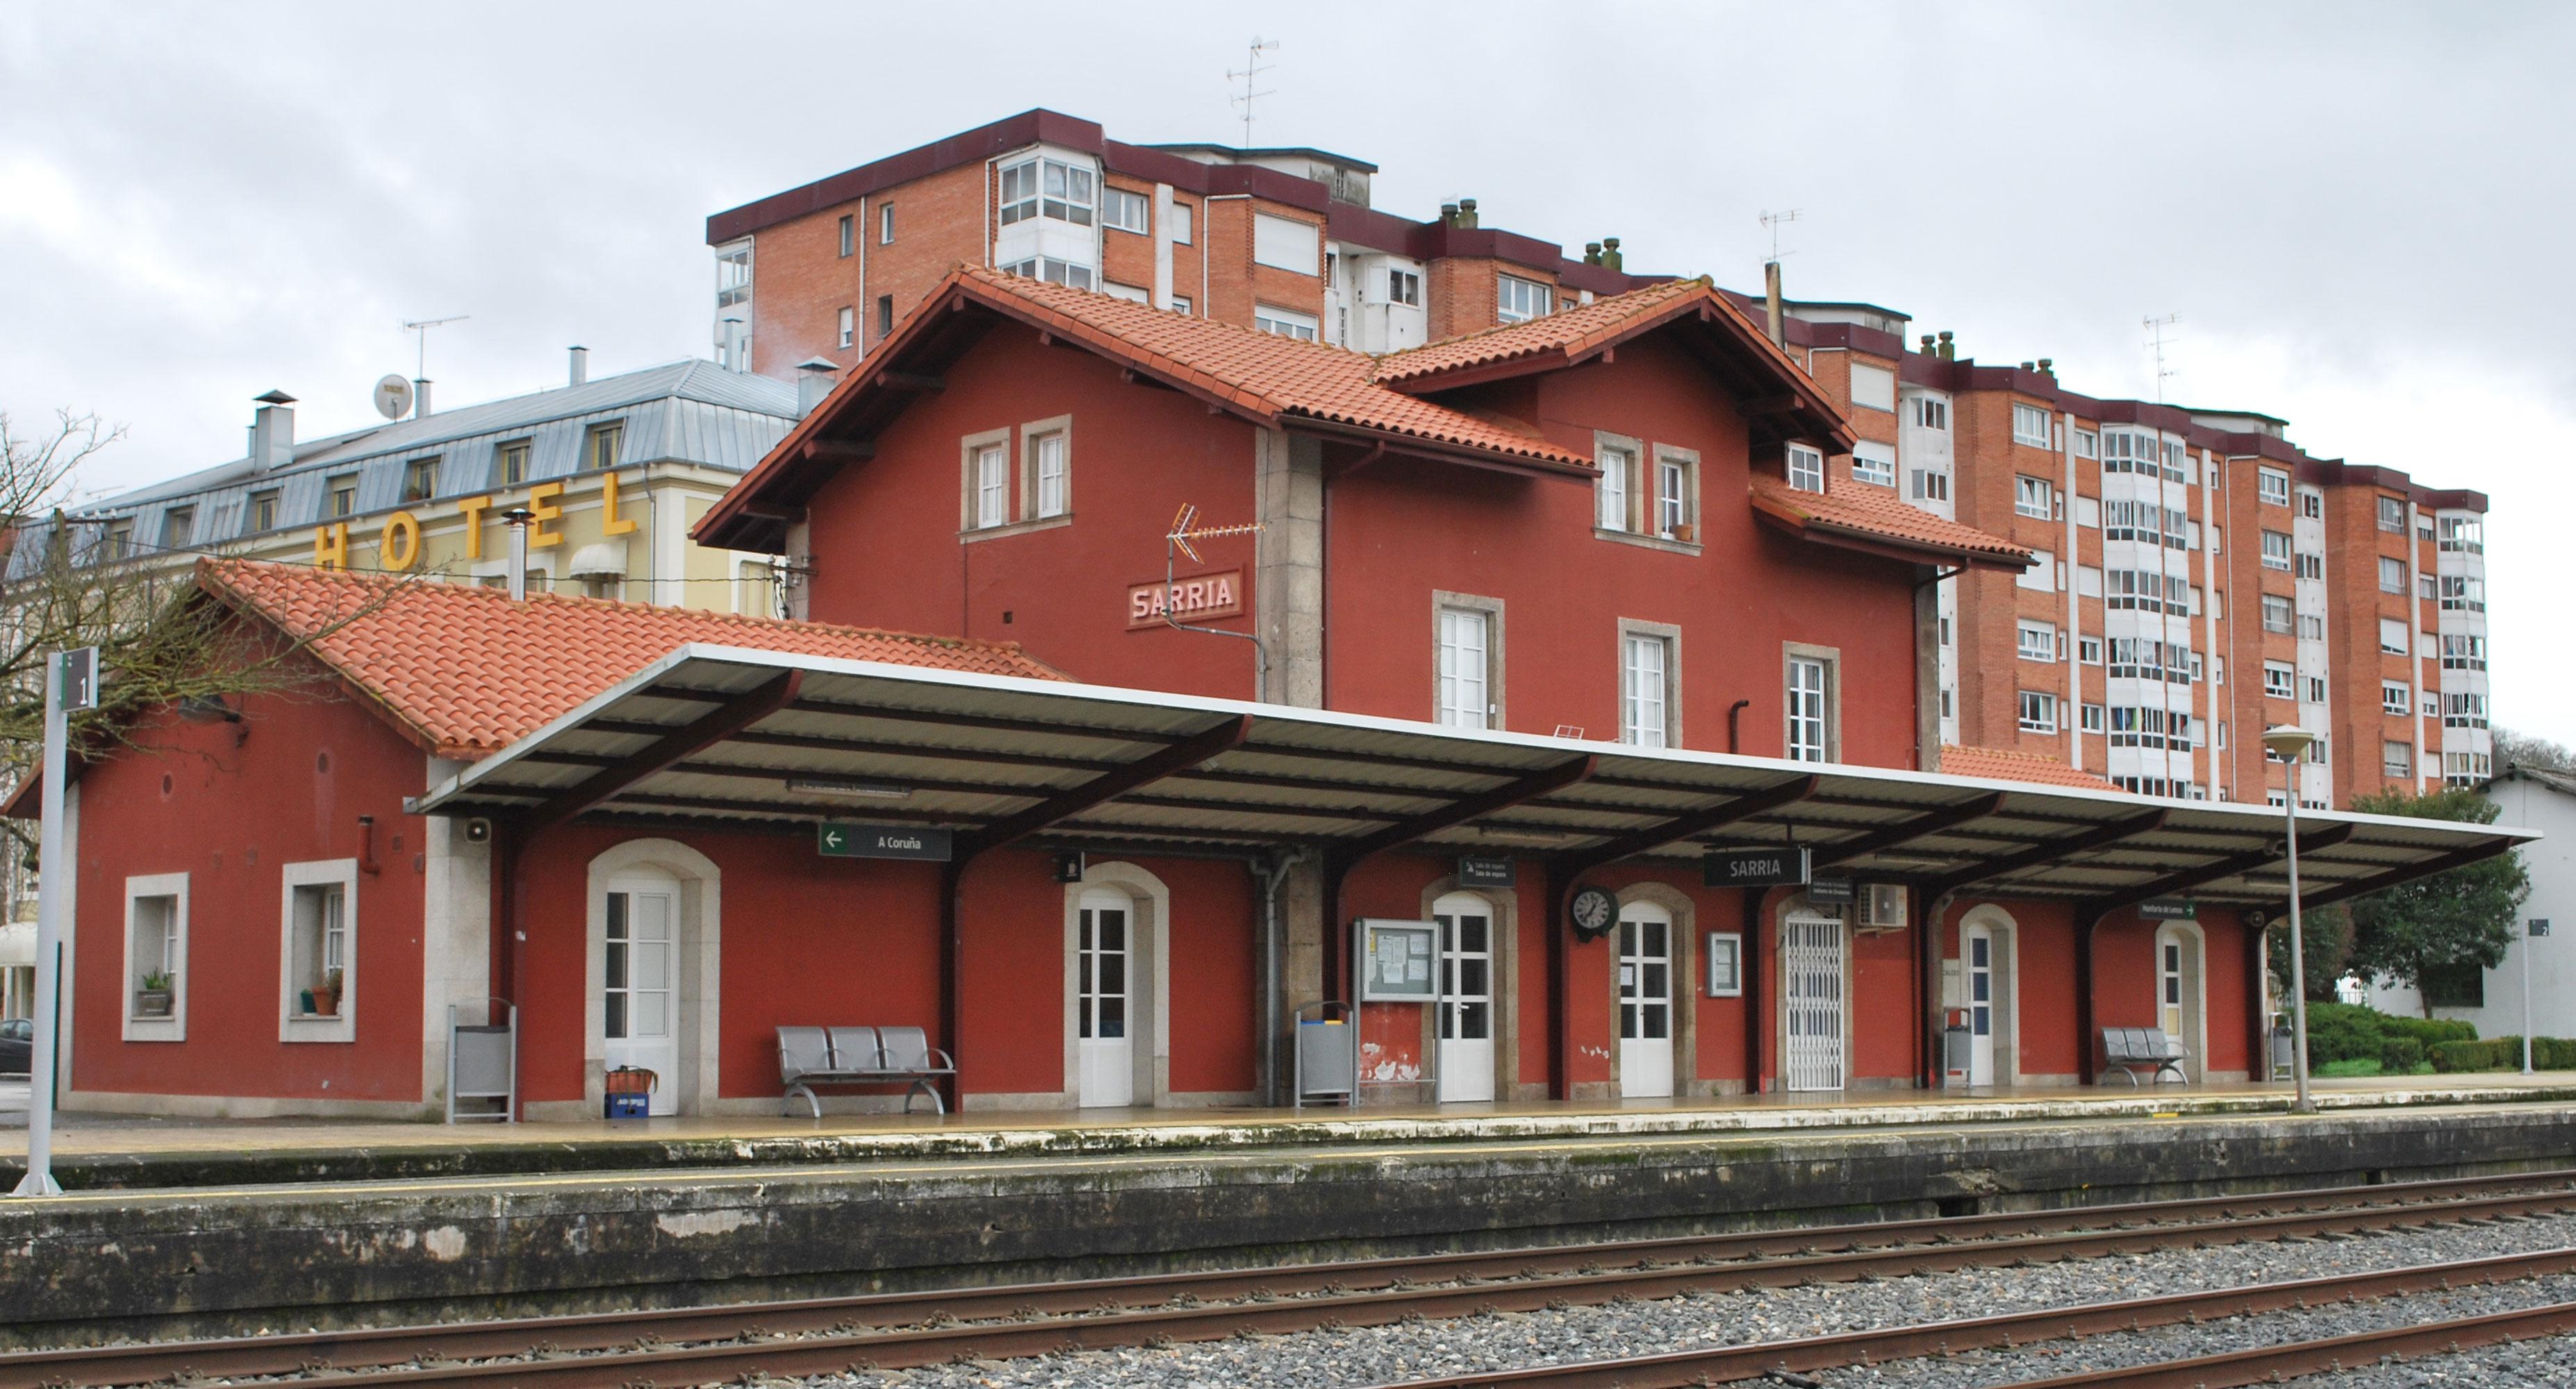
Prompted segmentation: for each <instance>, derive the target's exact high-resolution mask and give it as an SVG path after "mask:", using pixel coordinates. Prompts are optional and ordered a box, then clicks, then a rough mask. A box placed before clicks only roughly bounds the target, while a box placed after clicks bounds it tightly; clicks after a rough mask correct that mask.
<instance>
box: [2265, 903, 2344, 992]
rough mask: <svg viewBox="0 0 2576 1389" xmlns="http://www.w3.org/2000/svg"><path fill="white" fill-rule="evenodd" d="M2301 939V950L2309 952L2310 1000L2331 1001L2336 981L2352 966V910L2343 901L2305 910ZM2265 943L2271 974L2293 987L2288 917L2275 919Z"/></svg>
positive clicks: (2300, 929)
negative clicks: (2268, 951)
mask: <svg viewBox="0 0 2576 1389" xmlns="http://www.w3.org/2000/svg"><path fill="white" fill-rule="evenodd" d="M2299 942H2300V944H2301V945H2303V946H2305V947H2306V949H2305V950H2304V951H2303V952H2302V953H2304V954H2305V955H2306V956H2307V981H2308V1002H2310V1003H2332V1002H2333V1001H2334V999H2335V981H2336V980H2338V979H2341V978H2343V976H2344V973H2345V971H2347V970H2349V969H2351V968H2352V913H2351V912H2349V911H2346V910H2345V909H2344V906H2343V904H2342V903H2340V902H2337V903H2334V904H2331V905H2329V906H2323V907H2319V908H2317V909H2316V910H2315V911H2312V912H2302V913H2301V914H2300V917H2299ZM2266 944H2267V945H2268V946H2269V948H2270V951H2271V961H2272V977H2273V978H2274V979H2276V980H2279V981H2280V985H2281V988H2282V990H2283V992H2285V993H2286V992H2287V991H2288V989H2289V987H2290V922H2289V918H2287V917H2283V918H2282V919H2281V920H2279V921H2275V922H2273V923H2272V930H2271V937H2270V939H2269V941H2267V942H2266Z"/></svg>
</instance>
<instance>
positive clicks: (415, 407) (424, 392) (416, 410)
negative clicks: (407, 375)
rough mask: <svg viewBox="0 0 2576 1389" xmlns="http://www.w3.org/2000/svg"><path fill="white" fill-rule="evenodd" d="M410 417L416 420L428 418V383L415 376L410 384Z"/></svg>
mask: <svg viewBox="0 0 2576 1389" xmlns="http://www.w3.org/2000/svg"><path fill="white" fill-rule="evenodd" d="M411 417H412V418H413V419H416V420H425V419H428V418H429V382H427V381H425V380H423V379H421V378H420V377H417V376H415V377H413V378H412V382H411Z"/></svg>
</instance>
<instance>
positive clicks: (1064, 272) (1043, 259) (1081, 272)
mask: <svg viewBox="0 0 2576 1389" xmlns="http://www.w3.org/2000/svg"><path fill="white" fill-rule="evenodd" d="M1002 270H1003V272H1004V273H1006V274H1011V275H1018V276H1020V277H1022V278H1024V279H1031V280H1044V281H1046V282H1047V283H1048V284H1051V285H1070V286H1072V287H1073V288H1075V289H1089V288H1091V267H1090V266H1088V265H1076V264H1074V263H1073V262H1071V261H1069V260H1057V259H1056V258H1055V257H1053V256H1036V257H1032V258H1030V259H1028V260H1024V261H1018V262H1015V263H1013V264H1010V265H1005V266H1003V267H1002Z"/></svg>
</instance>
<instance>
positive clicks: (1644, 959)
mask: <svg viewBox="0 0 2576 1389" xmlns="http://www.w3.org/2000/svg"><path fill="white" fill-rule="evenodd" d="M1619 1093H1620V1094H1622V1095H1626V1096H1631V1097H1652V1096H1658V1095H1670V1094H1671V1093H1673V917H1672V913H1670V912H1668V911H1665V910H1664V909H1663V908H1661V907H1658V906H1656V905H1654V904H1653V903H1651V902H1631V903H1629V904H1628V905H1627V906H1625V907H1623V908H1621V909H1620V911H1619Z"/></svg>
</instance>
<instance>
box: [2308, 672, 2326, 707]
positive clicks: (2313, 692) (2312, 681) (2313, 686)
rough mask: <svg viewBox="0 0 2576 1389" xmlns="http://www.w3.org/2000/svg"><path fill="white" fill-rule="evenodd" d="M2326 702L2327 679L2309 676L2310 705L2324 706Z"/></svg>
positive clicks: (2319, 676) (2320, 676)
mask: <svg viewBox="0 0 2576 1389" xmlns="http://www.w3.org/2000/svg"><path fill="white" fill-rule="evenodd" d="M2325 702H2326V680H2325V677H2324V676H2322V675H2311V676H2309V677H2308V703H2310V704H2323V703H2325Z"/></svg>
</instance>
